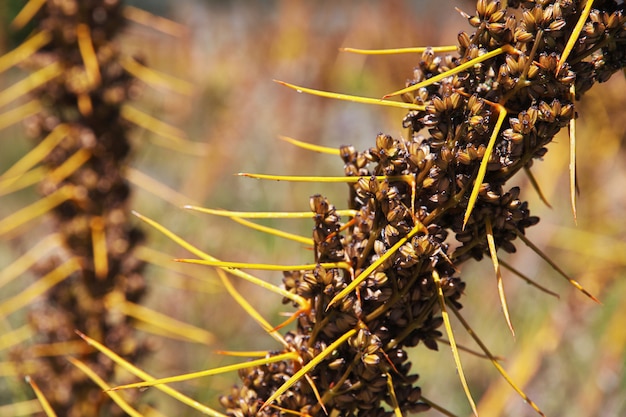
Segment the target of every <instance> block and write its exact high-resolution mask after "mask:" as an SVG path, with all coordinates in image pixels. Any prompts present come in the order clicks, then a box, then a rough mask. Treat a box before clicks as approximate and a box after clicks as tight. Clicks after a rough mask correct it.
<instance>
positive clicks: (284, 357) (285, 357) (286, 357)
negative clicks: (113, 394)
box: [110, 352, 300, 391]
mask: <svg viewBox="0 0 626 417" xmlns="http://www.w3.org/2000/svg"><path fill="white" fill-rule="evenodd" d="M268 354H269V352H268ZM299 358H300V357H299V356H298V354H297V353H295V352H287V353H281V354H280V355H276V356H270V357H268V358H262V359H256V360H253V361H248V362H242V363H236V364H234V365H227V366H222V367H220V368H214V369H207V370H206V371H199V372H191V373H188V374H182V375H176V376H171V377H168V378H159V379H150V380H148V381H144V382H135V383H134V384H126V385H119V386H117V387H113V388H111V389H110V391H119V390H123V389H130V388H144V387H153V386H156V385H161V384H171V383H172V382H181V381H188V380H190V379H198V378H203V377H205V376H213V375H219V374H224V373H226V372H232V371H238V370H240V369H247V368H252V367H254V366H263V365H267V364H270V363H275V362H281V361H296V360H298V359H299Z"/></svg>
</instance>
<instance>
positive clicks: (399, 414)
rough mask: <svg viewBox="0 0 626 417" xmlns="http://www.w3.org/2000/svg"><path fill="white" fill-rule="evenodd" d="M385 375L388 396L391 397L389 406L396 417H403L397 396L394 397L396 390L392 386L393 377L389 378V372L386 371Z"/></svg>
mask: <svg viewBox="0 0 626 417" xmlns="http://www.w3.org/2000/svg"><path fill="white" fill-rule="evenodd" d="M385 375H386V376H387V392H389V398H390V399H391V404H389V405H390V406H391V408H393V413H394V414H395V415H396V417H403V416H402V411H401V410H400V406H399V405H398V398H397V397H396V390H395V389H394V388H393V379H392V378H391V374H390V373H389V372H386V373H385Z"/></svg>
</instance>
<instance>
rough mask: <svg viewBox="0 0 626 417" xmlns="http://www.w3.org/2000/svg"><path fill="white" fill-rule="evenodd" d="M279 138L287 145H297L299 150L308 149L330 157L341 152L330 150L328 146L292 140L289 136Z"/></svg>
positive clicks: (334, 149)
mask: <svg viewBox="0 0 626 417" xmlns="http://www.w3.org/2000/svg"><path fill="white" fill-rule="evenodd" d="M278 138H279V139H280V140H282V141H285V142H287V143H291V144H292V145H295V146H297V147H299V148H302V149H306V150H308V151H313V152H319V153H325V154H329V155H337V156H339V155H340V150H339V149H337V148H329V147H327V146H321V145H314V144H312V143H307V142H302V141H300V140H297V139H294V138H290V137H288V136H278Z"/></svg>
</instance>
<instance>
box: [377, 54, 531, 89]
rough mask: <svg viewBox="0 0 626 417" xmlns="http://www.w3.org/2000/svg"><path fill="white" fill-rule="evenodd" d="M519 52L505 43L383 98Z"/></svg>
mask: <svg viewBox="0 0 626 417" xmlns="http://www.w3.org/2000/svg"><path fill="white" fill-rule="evenodd" d="M505 52H506V53H518V52H519V51H517V50H516V49H515V48H513V47H512V46H510V45H504V46H502V47H500V48H497V49H494V50H493V51H489V52H487V53H485V54H483V55H480V56H478V57H476V58H474V59H472V60H470V61H467V62H464V63H463V64H461V65H459V66H458V67H454V68H452V69H450V70H448V71H445V72H442V73H441V74H438V75H435V76H434V77H431V78H428V79H427V80H424V81H422V82H420V83H417V84H414V85H411V86H409V87H406V88H403V89H401V90H398V91H394V92H393V93H389V94H385V95H384V96H383V100H385V99H388V98H390V97H394V96H399V95H402V94H405V93H410V92H412V91H417V90H419V89H420V88H422V87H427V86H429V85H432V84H434V83H437V82H439V81H441V80H443V79H444V78H448V77H451V76H453V75H455V74H458V73H459V72H462V71H465V70H467V69H469V68H472V67H473V66H474V65H476V64H478V63H480V62H483V61H486V60H488V59H491V58H493V57H495V56H498V55H500V54H502V53H505Z"/></svg>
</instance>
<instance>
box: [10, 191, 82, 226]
mask: <svg viewBox="0 0 626 417" xmlns="http://www.w3.org/2000/svg"><path fill="white" fill-rule="evenodd" d="M73 195H74V187H73V186H71V185H66V186H63V187H61V188H59V189H58V190H56V191H55V192H53V193H52V194H50V195H48V196H46V197H44V198H42V199H41V200H39V201H36V202H34V203H32V204H31V205H29V206H26V207H24V208H22V209H21V210H19V211H16V212H15V213H13V214H11V215H10V216H8V217H6V218H4V219H3V220H0V236H2V235H4V234H6V233H8V232H10V231H12V230H14V229H16V228H18V227H19V226H21V225H23V224H25V223H28V222H29V221H31V220H33V219H36V218H37V217H39V216H41V215H43V214H44V213H47V212H48V211H50V210H52V209H53V208H55V207H56V206H58V205H59V204H61V203H63V202H65V201H67V200H69V199H71V198H72V197H73Z"/></svg>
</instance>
